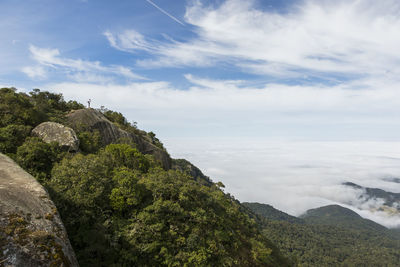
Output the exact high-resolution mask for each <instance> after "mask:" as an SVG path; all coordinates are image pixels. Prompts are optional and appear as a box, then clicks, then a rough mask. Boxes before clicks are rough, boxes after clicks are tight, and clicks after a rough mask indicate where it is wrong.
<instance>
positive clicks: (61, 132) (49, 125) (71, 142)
mask: <svg viewBox="0 0 400 267" xmlns="http://www.w3.org/2000/svg"><path fill="white" fill-rule="evenodd" d="M32 134H33V135H35V136H37V137H40V138H41V139H42V140H43V141H44V142H46V143H50V142H58V143H59V144H60V146H61V147H64V148H65V149H67V150H68V151H71V152H73V151H78V149H79V139H78V137H77V136H76V134H75V131H74V130H73V129H71V128H69V127H66V126H64V125H62V124H59V123H56V122H43V123H41V124H39V125H38V126H36V127H35V128H34V129H33V130H32Z"/></svg>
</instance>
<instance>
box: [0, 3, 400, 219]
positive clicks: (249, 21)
mask: <svg viewBox="0 0 400 267" xmlns="http://www.w3.org/2000/svg"><path fill="white" fill-rule="evenodd" d="M0 10H1V14H2V16H0V63H1V64H0V86H2V87H4V86H13V87H16V88H18V89H19V90H21V91H29V90H31V89H33V88H40V89H42V90H49V91H53V92H58V93H63V95H64V97H65V99H67V100H69V99H74V100H78V101H80V102H82V103H86V101H87V100H88V99H91V100H92V106H94V107H101V106H104V107H106V108H109V109H112V110H117V111H120V112H122V113H123V114H124V115H125V116H126V117H127V118H128V120H129V121H132V122H133V121H136V122H138V126H139V128H142V129H144V130H147V131H153V132H155V133H156V134H157V136H158V137H159V138H160V139H161V140H162V141H163V142H164V144H165V146H166V147H167V148H168V149H169V150H170V151H171V154H172V156H176V157H178V156H182V155H187V156H189V158H188V159H189V160H191V161H193V162H194V163H195V164H198V165H201V167H202V168H203V169H206V170H209V172H208V173H207V174H210V176H212V175H218V172H213V171H212V170H213V169H215V168H216V167H215V166H216V164H217V165H220V168H221V169H222V168H225V171H222V173H221V174H220V175H218V179H220V180H222V181H223V182H224V183H225V184H226V185H227V189H226V190H228V191H231V192H232V193H236V196H237V197H238V198H239V199H240V200H249V199H250V197H249V196H250V195H249V192H251V190H250V189H248V190H246V189H245V188H242V189H237V187H238V183H237V181H238V178H235V177H236V176H235V175H233V174H232V171H231V170H233V169H237V166H241V165H242V164H247V163H248V164H249V165H248V166H247V165H246V166H247V168H248V169H250V170H253V169H254V171H255V173H253V174H252V177H248V178H247V179H248V180H249V182H256V181H258V180H262V181H270V180H271V179H270V178H271V177H272V176H271V175H272V174H268V171H267V170H268V168H270V167H271V166H272V167H275V166H282V168H284V167H285V166H286V168H287V166H289V165H290V166H292V162H293V161H295V159H293V158H290V157H286V156H283V155H287V153H288V151H286V150H285V149H283V148H282V149H276V150H275V151H276V153H277V154H276V155H277V156H276V158H281V157H280V156H279V155H282V158H281V159H282V160H283V161H284V162H283V164H277V162H275V159H274V160H272V159H271V160H270V158H266V157H264V156H263V155H265V149H267V148H271V149H272V148H274V147H276V144H279V145H280V146H283V147H286V146H285V144H287V146H288V147H292V148H293V150H291V153H295V154H296V155H298V156H299V157H308V156H309V157H310V158H309V162H313V161H315V162H318V161H319V160H321V155H325V156H327V155H328V156H329V155H331V154H332V155H333V154H334V155H336V156H335V157H336V158H338V159H342V160H341V161H340V162H341V163H337V164H336V163H335V164H333V163H332V164H331V165H332V166H333V167H334V168H338V169H340V168H342V167H343V168H344V169H346V172H343V173H340V172H339V173H337V176H335V177H332V175H330V174H327V173H326V172H324V171H323V170H316V171H315V173H314V174H313V175H315V176H319V177H321V179H320V180H319V181H318V183H317V184H318V185H321V186H322V185H325V184H326V183H328V184H332V183H335V184H336V185H337V183H338V182H339V181H341V180H343V177H339V176H342V175H344V174H346V175H348V176H349V177H350V176H351V173H352V171H351V170H352V169H351V168H350V167H348V166H347V165H346V164H345V163H346V162H349V161H352V160H355V161H357V158H354V157H356V156H355V154H354V153H352V149H353V146H352V145H349V144H362V145H359V147H360V149H361V148H363V149H366V150H365V151H369V152H368V153H372V152H370V151H371V149H372V150H373V151H375V152H374V153H375V154H376V155H377V157H373V158H374V159H375V161H373V164H372V163H371V164H369V165H368V166H369V167H371V166H374V168H378V169H379V168H381V167H382V164H383V165H384V164H386V163H387V162H386V163H383V161H382V160H380V158H381V157H385V155H386V154H393V153H394V154H396V153H397V151H398V150H396V149H397V148H398V147H399V145H398V142H399V141H400V135H399V134H398V133H399V132H400V121H399V115H400V91H399V90H400V52H399V47H400V2H399V1H398V0H382V1H373V0H335V1H334V0H319V1H317V0H288V1H278V0H248V1H241V0H174V1H172V0H134V1H133V0H129V1H125V0H119V1H105V0H104V1H103V0H96V1H94V0H68V1H67V0H58V1H52V0H24V1H22V0H1V1H0ZM271 142H272V143H271ZM293 142H294V143H293ZM296 142H298V143H296ZM360 142H361V143H360ZM181 144H185V146H182V145H181ZM222 144H223V145H222ZM299 144H302V145H299ZM304 144H308V145H304ZM377 144H380V145H377ZM310 146H313V147H315V148H313V149H315V151H314V150H312V149H310ZM205 147H212V148H213V147H214V148H218V149H219V152H220V154H218V153H217V154H218V155H227V156H228V155H231V153H232V151H233V150H232V148H235V150H234V151H235V152H236V153H239V154H246V151H247V149H248V148H249V147H253V148H255V150H254V153H252V154H251V155H252V156H251V157H250V155H248V157H247V158H244V157H237V158H235V161H233V159H232V162H231V163H230V164H225V163H226V161H224V160H227V159H224V158H223V157H219V156H216V153H208V152H207V151H206V150H205V149H202V148H205ZM382 147H385V148H387V149H386V150H385V151H384V152H382V151H381V148H382ZM310 150H311V151H314V152H315V153H314V154H311V155H310V153H308V151H310ZM361 150H362V149H361ZM192 151H197V152H196V153H195V154H194V153H192ZM212 151H214V152H215V149H214V150H212ZM240 151H241V152H240ZM263 151H264V152H263ZM362 151H364V150H362ZM362 151H361V152H360V153H364V152H362ZM279 153H281V154H279ZM365 153H366V152H365ZM368 153H367V154H368ZM374 153H372V154H374ZM382 153H383V154H382ZM278 154H279V155H278ZM204 155H207V157H208V160H206V161H204V160H202V157H204ZM368 155H370V154H368ZM378 155H379V157H378ZM395 156H396V157H397V156H398V155H397V154H396V155H395ZM371 157H372V156H371ZM388 157H389V156H388ZM250 158H251V159H252V160H254V161H257V162H258V163H257V164H255V165H251V164H250V162H251V161H249V159H250ZM344 159H346V160H344ZM326 160H327V161H329V157H328V158H327V159H326ZM280 163H282V161H280ZM307 164H308V163H307ZM363 166H364V165H363ZM357 168H358V167H354V172H357ZM365 168H367V165H365ZM306 169H307V168H297V169H295V171H294V172H295V173H293V175H294V176H296V177H301V178H302V179H301V181H308V182H306V184H309V183H312V182H311V181H309V180H307V177H308V176H309V173H307V171H305V170H306ZM367 169H368V172H369V171H372V172H373V170H372V168H367ZM349 170H350V171H349ZM246 171H248V170H246V169H241V170H240V172H239V171H237V172H235V173H243V174H244V173H245V172H246ZM365 173H367V171H366V172H365ZM374 173H375V174H376V172H374ZM286 175H288V173H286V174H283V173H280V172H277V173H273V176H277V178H279V179H283V177H284V176H286ZM368 175H369V176H371V173H368ZM368 175H367V174H365V176H363V177H364V178H365V179H364V178H362V177H361V178H360V177H358V178H357V179H358V180H360V179H361V180H362V179H364V181H365V183H364V184H363V185H365V186H370V185H372V184H375V185H376V181H380V180H379V179H381V178H382V177H381V176H379V177H378V176H376V179H375V180H374V179H370V177H369V176H368ZM376 175H377V174H376ZM379 175H381V174H379ZM385 175H392V176H397V175H400V173H399V172H398V171H397V169H392V170H391V173H386V174H385ZM354 176H356V175H354ZM291 177H292V176H291ZM368 177H369V178H368ZM212 178H213V177H212ZM285 179H286V178H285ZM288 179H289V178H288ZM291 179H292V182H293V181H295V180H294V178H291ZM296 179H298V178H296ZM239 180H240V179H239ZM283 180H284V179H283ZM314 180H315V179H314ZM373 180H374V181H375V182H373ZM321 181H327V182H326V183H325V182H321ZM368 181H369V182H368ZM361 182H362V181H361ZM265 185H270V183H267V182H266V183H265ZM379 185H380V186H385V184H379ZM267 187H268V186H267ZM235 188H236V189H235ZM392 189H393V190H392V191H394V190H397V189H396V188H392ZM271 190H272V189H268V188H266V189H265V192H266V193H265V194H267V193H269V192H270V191H271ZM332 190H333V189H332ZM265 194H264V193H262V192H259V194H257V195H256V196H257V197H258V198H260V199H265V201H270V200H271V199H272V198H266V197H262V196H263V195H265ZM304 195H306V196H308V195H309V191H307V190H304ZM325 199H327V200H328V202H329V201H330V202H332V201H334V200H332V199H331V198H329V197H328V194H327V195H326V196H325ZM253 200H256V199H253ZM286 202H287V201H286V200H285V199H280V200H279V201H278V202H277V203H275V205H277V206H278V207H281V208H284V209H285V210H286V211H290V212H292V213H296V214H297V213H300V212H301V211H304V209H305V208H308V207H315V206H316V205H319V204H320V202H318V201H317V200H315V199H314V201H309V202H307V203H309V204H307V205H303V206H304V207H303V208H302V209H300V208H299V209H296V210H293V209H290V207H289V205H287V204H285V203H286ZM304 203H305V202H304ZM310 203H311V204H310Z"/></svg>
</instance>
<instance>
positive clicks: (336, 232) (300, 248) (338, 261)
mask: <svg viewBox="0 0 400 267" xmlns="http://www.w3.org/2000/svg"><path fill="white" fill-rule="evenodd" d="M245 205H246V206H247V207H249V208H250V209H252V210H253V212H255V213H256V214H257V215H259V216H260V217H262V218H264V220H263V222H262V223H263V225H264V226H263V227H264V233H265V235H266V236H268V237H269V238H270V239H271V240H272V241H273V242H274V243H275V244H277V245H278V247H279V248H280V249H281V251H282V252H284V253H285V255H286V256H288V257H291V258H292V259H293V261H296V262H297V263H299V264H300V265H301V266H398V263H399V262H400V240H399V239H398V237H396V236H395V235H394V234H393V232H392V231H389V230H388V229H386V228H385V227H383V226H381V225H379V224H376V223H374V222H372V221H370V220H366V219H364V218H362V217H361V216H359V215H358V214H356V213H354V212H353V211H351V210H349V209H346V208H343V207H340V206H337V205H331V206H326V207H321V208H318V209H313V210H310V211H308V212H306V214H307V215H305V216H303V217H304V218H296V217H294V216H290V215H288V214H285V215H284V216H282V212H281V211H279V210H276V209H274V208H273V207H271V206H270V205H265V204H260V203H245ZM277 215H279V216H277Z"/></svg>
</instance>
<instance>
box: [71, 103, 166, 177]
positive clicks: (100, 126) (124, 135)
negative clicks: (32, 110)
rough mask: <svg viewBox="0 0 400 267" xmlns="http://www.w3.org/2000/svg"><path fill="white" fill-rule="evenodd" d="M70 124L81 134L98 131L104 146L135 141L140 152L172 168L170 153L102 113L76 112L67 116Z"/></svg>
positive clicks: (92, 111) (93, 110) (95, 111)
mask: <svg viewBox="0 0 400 267" xmlns="http://www.w3.org/2000/svg"><path fill="white" fill-rule="evenodd" d="M67 120H68V124H69V125H70V126H71V127H72V128H73V129H75V130H76V131H77V132H79V130H80V129H82V128H86V129H88V130H90V131H94V130H98V131H99V133H100V136H101V138H102V140H103V144H104V145H108V144H111V143H116V142H118V141H120V140H121V139H128V140H131V141H133V142H134V143H135V144H136V145H137V148H138V150H139V151H140V152H142V153H144V154H151V155H153V156H154V158H155V159H156V160H158V161H160V162H161V164H162V166H163V167H164V168H165V169H170V168H171V158H170V156H169V155H168V153H167V152H166V151H165V150H163V149H161V148H159V147H157V146H155V145H154V144H152V143H151V142H150V141H149V140H148V138H146V137H145V136H140V135H136V134H133V133H128V132H127V131H125V130H122V129H120V128H119V127H118V126H116V125H115V124H114V123H112V122H111V121H109V120H108V119H107V118H106V117H105V116H104V115H103V114H102V113H101V112H100V111H97V110H95V109H79V110H74V111H72V112H71V113H70V114H68V115H67Z"/></svg>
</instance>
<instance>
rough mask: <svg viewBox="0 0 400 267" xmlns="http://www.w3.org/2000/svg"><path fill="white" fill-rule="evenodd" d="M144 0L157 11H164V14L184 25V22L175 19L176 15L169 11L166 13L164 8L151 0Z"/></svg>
mask: <svg viewBox="0 0 400 267" xmlns="http://www.w3.org/2000/svg"><path fill="white" fill-rule="evenodd" d="M146 2H147V3H149V4H150V5H152V6H154V7H155V8H157V9H158V10H159V11H161V12H162V13H164V14H165V15H167V16H168V17H170V18H171V19H173V20H174V21H175V22H177V23H179V24H181V25H182V26H185V24H184V23H183V22H182V21H180V20H179V19H177V18H176V17H174V16H172V15H171V14H170V13H168V12H167V11H165V10H164V9H162V8H161V7H159V6H158V5H156V4H155V3H154V2H153V1H150V0H146Z"/></svg>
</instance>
